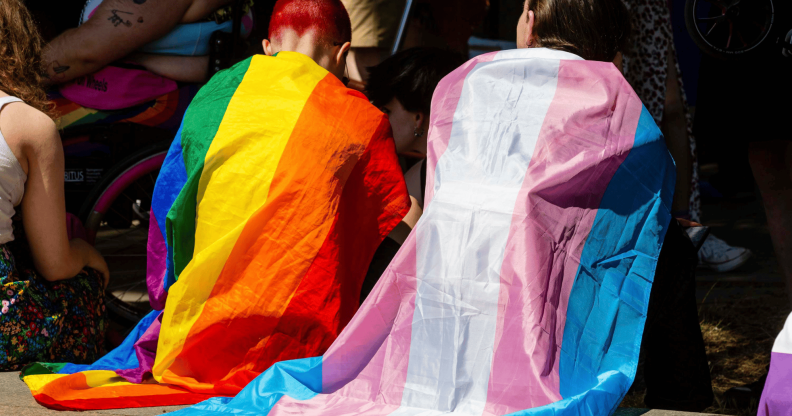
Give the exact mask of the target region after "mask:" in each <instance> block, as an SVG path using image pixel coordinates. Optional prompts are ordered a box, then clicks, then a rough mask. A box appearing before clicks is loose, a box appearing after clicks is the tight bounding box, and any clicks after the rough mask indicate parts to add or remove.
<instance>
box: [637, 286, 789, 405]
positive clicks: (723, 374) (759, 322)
mask: <svg viewBox="0 0 792 416" xmlns="http://www.w3.org/2000/svg"><path fill="white" fill-rule="evenodd" d="M698 290H699V292H700V293H705V294H706V295H705V296H704V298H703V301H702V302H700V305H699V319H700V322H701V332H702V335H703V337H704V343H705V346H706V349H707V359H708V361H709V365H710V375H711V377H712V387H713V390H714V393H715V402H714V403H713V405H712V406H711V407H709V408H708V409H706V410H705V412H706V413H717V414H728V415H738V416H743V415H744V416H748V415H755V414H756V406H757V403H753V404H752V405H751V406H749V407H747V408H737V407H734V405H733V404H732V403H728V402H727V401H726V400H725V399H724V397H723V393H724V392H725V391H726V390H728V389H730V388H731V387H735V386H740V385H744V384H748V383H751V382H753V381H755V380H756V379H758V378H759V377H760V376H762V375H763V374H764V373H765V372H766V371H767V366H768V364H769V362H770V350H771V348H772V347H773V342H774V341H775V338H776V336H777V335H778V333H779V332H780V331H781V328H783V326H784V321H785V320H786V318H787V316H788V315H789V312H790V308H789V300H788V298H787V295H786V288H785V287H784V285H783V284H779V283H753V282H751V283H723V282H700V283H699V284H698ZM622 406H623V407H645V406H644V404H643V392H642V391H633V392H631V393H630V394H628V396H627V397H625V400H624V402H623V403H622Z"/></svg>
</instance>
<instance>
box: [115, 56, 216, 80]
mask: <svg viewBox="0 0 792 416" xmlns="http://www.w3.org/2000/svg"><path fill="white" fill-rule="evenodd" d="M129 60H130V61H134V62H137V63H138V64H140V65H142V66H144V67H145V68H146V69H148V70H149V71H151V72H153V73H155V74H157V75H160V76H163V77H165V78H170V79H172V80H174V81H180V82H190V83H202V82H205V81H206V72H207V69H209V57H208V56H173V55H156V54H150V53H136V54H133V55H132V56H130V57H129Z"/></svg>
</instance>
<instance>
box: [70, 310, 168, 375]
mask: <svg viewBox="0 0 792 416" xmlns="http://www.w3.org/2000/svg"><path fill="white" fill-rule="evenodd" d="M159 314H160V311H151V312H149V314H148V315H146V316H144V317H143V319H141V320H140V322H138V324H137V325H135V328H134V329H132V332H130V333H129V335H127V337H126V339H125V340H124V342H122V343H121V345H119V346H118V347H116V349H114V350H112V351H110V352H108V353H107V354H106V355H105V356H104V357H102V358H100V359H98V360H97V361H96V362H95V363H93V364H90V365H86V364H71V363H70V364H66V365H65V366H63V368H61V369H60V371H58V374H74V373H78V372H80V371H88V370H110V371H115V370H129V369H132V368H138V359H137V355H136V354H135V343H136V342H137V341H138V340H139V339H140V337H141V336H143V334H144V333H145V332H146V331H147V330H148V329H149V327H150V326H151V323H152V322H154V321H155V320H156V319H157V316H159Z"/></svg>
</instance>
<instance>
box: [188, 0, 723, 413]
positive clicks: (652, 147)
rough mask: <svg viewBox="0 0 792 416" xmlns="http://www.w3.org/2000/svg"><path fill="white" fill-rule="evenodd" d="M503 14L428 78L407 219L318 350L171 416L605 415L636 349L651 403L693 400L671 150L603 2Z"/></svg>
mask: <svg viewBox="0 0 792 416" xmlns="http://www.w3.org/2000/svg"><path fill="white" fill-rule="evenodd" d="M515 17H516V16H515ZM518 21H519V23H518V30H517V32H518V39H517V43H518V46H519V47H520V49H517V50H509V51H500V52H496V53H490V54H485V55H482V56H479V57H476V58H474V59H472V60H470V61H468V62H467V63H465V64H464V65H462V66H461V67H459V68H458V69H456V70H454V71H453V72H451V73H450V74H449V75H448V76H446V77H445V78H443V80H442V81H440V83H439V84H438V86H437V88H436V89H435V92H434V96H433V99H432V109H431V111H432V115H431V119H430V122H429V130H428V139H427V140H428V143H427V149H428V152H427V162H426V164H427V175H426V194H425V196H424V210H423V211H424V212H423V215H422V216H421V219H420V221H418V223H417V224H416V226H415V228H414V229H413V231H412V233H410V235H409V237H408V238H407V239H406V240H405V242H404V244H403V245H402V248H401V249H400V250H399V252H398V253H397V255H396V256H395V258H394V259H393V261H392V262H391V263H390V265H389V266H388V268H387V270H386V271H385V273H384V274H383V276H382V278H381V279H380V280H379V282H378V283H377V284H376V286H375V287H374V289H373V290H372V292H371V293H370V295H369V297H368V298H367V299H366V301H365V302H364V303H363V305H362V306H361V308H360V310H359V311H358V312H357V314H356V315H355V317H354V318H353V319H352V321H351V322H350V323H349V325H347V327H346V328H345V330H344V331H343V332H342V333H341V335H339V337H338V338H337V339H336V341H335V342H334V343H333V345H332V346H331V347H330V348H329V349H328V350H327V352H326V353H325V354H324V355H323V356H322V357H321V358H310V359H302V360H293V361H290V362H281V363H277V364H275V365H273V366H272V367H271V368H270V369H269V370H267V371H266V372H265V373H264V374H262V375H261V376H260V377H258V378H257V379H256V380H254V381H253V382H251V383H250V384H249V385H248V386H247V387H246V388H245V389H244V390H243V391H242V392H241V393H240V394H239V395H238V396H237V397H236V398H233V399H229V398H217V399H212V400H210V401H208V402H206V403H203V404H200V405H197V406H194V407H193V408H191V409H189V410H186V411H185V410H183V411H180V415H181V416H185V415H193V414H196V415H197V414H217V415H221V414H223V415H225V414H261V415H267V414H269V415H286V414H310V415H313V414H323V415H338V414H368V415H387V414H399V415H413V414H438V415H439V414H461V415H503V414H535V415H550V414H553V415H600V414H602V415H604V414H610V413H612V412H614V410H615V409H616V408H617V407H618V405H619V403H620V401H621V400H622V398H623V397H624V396H625V394H626V393H627V391H628V389H629V388H630V386H631V385H632V383H633V381H634V378H635V373H636V369H637V367H638V362H639V356H640V350H641V346H642V344H646V346H648V347H652V348H653V349H654V351H652V352H651V354H653V356H652V357H651V358H650V357H649V356H647V358H646V366H647V367H648V366H650V361H651V363H652V364H651V365H652V369H651V371H658V370H660V371H666V372H667V373H668V374H667V375H666V376H665V377H666V382H665V383H664V385H662V386H661V387H663V388H661V389H660V390H662V394H660V395H657V396H652V400H657V401H655V403H660V402H661V401H660V400H658V399H663V400H666V403H667V404H668V405H669V406H671V408H687V409H691V408H693V407H699V409H702V408H704V407H706V406H707V405H708V404H709V403H707V402H706V401H707V400H709V401H710V402H711V400H712V391H711V387H710V386H709V374H708V368H707V361H706V356H705V355H704V349H703V341H702V340H701V332H700V329H699V327H698V322H697V319H695V314H696V307H695V306H696V305H695V296H694V291H692V290H690V288H691V286H692V285H694V283H695V281H694V280H693V278H692V272H693V270H694V268H695V263H696V254H695V250H694V249H693V247H692V244H690V241H689V240H687V241H686V240H685V238H686V237H685V236H684V234H682V231H681V230H680V228H679V225H678V224H677V222H676V221H672V218H671V213H670V206H671V201H672V199H673V189H674V183H675V167H674V164H673V160H672V159H671V157H670V155H669V153H668V149H667V148H666V146H665V143H664V140H663V137H662V134H661V133H660V130H659V128H658V127H657V125H656V124H655V123H654V121H653V119H652V117H651V115H649V113H648V111H646V109H645V108H644V107H643V105H642V103H641V101H640V99H638V96H637V95H636V94H635V92H634V91H633V90H632V88H631V87H630V86H629V84H628V83H627V82H626V80H625V79H624V77H623V75H622V74H621V73H620V72H619V70H618V69H617V68H616V66H615V65H614V64H613V63H612V61H613V60H614V59H615V58H616V55H617V52H618V51H620V50H624V47H625V44H626V40H627V34H628V33H629V17H628V14H627V11H626V9H625V7H624V5H623V4H622V1H621V0H528V1H527V2H526V3H525V5H524V8H523V13H522V16H520V18H519V20H518ZM410 121H411V122H412V120H410ZM684 243H687V245H688V247H685V246H684ZM667 277H671V279H667ZM692 287H693V288H694V287H695V286H692ZM658 289H659V291H658ZM650 294H651V300H650ZM658 295H659V296H658ZM688 296H693V301H692V302H688V300H689V298H687V297H688ZM657 305H659V306H666V305H674V306H676V305H680V307H679V308H677V310H672V311H666V315H665V316H660V315H658V314H655V315H654V316H655V318H654V322H652V320H653V318H649V317H648V315H651V314H652V313H653V311H652V309H654V308H656V307H657ZM690 313H692V314H693V316H694V318H693V319H688V320H687V321H684V323H683V322H682V320H681V319H678V318H679V317H680V316H688V317H689V315H688V314H690ZM651 326H655V328H658V329H659V330H658V331H657V332H656V333H661V334H663V335H665V337H663V336H652V335H650V332H651V331H655V328H652V329H650V327H651ZM644 328H646V331H647V332H646V333H645V332H644ZM672 348H673V349H672ZM668 351H673V354H669V353H668ZM658 364H659V365H658ZM663 367H665V368H663ZM680 369H681V370H682V372H680V371H679V370H680ZM702 370H703V372H702ZM646 371H647V384H649V377H648V373H649V372H650V369H649V368H647V369H646ZM685 372H687V373H685ZM680 375H682V376H683V377H679V376H680ZM685 375H687V376H688V377H684V376H685ZM702 376H703V378H702ZM667 393H673V394H667ZM649 394H650V392H649V391H648V392H647V395H649ZM651 394H652V395H654V394H655V393H651ZM647 401H649V397H648V396H647Z"/></svg>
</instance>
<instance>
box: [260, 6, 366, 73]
mask: <svg viewBox="0 0 792 416" xmlns="http://www.w3.org/2000/svg"><path fill="white" fill-rule="evenodd" d="M351 41H352V24H351V23H350V21H349V15H348V14H347V11H346V8H344V5H343V4H342V3H341V1H340V0H280V1H278V2H277V3H275V7H274V8H273V10H272V17H271V18H270V24H269V39H264V41H263V42H262V46H263V47H264V52H265V53H266V54H267V55H269V56H275V55H277V54H278V53H279V52H281V51H290V52H298V53H300V54H303V55H305V56H307V57H309V58H311V59H312V60H313V61H314V62H315V63H316V64H318V65H319V66H321V67H323V68H324V69H326V70H327V71H328V72H330V73H331V74H333V75H335V76H336V77H337V78H338V79H339V80H342V79H343V78H344V72H345V70H346V57H347V54H348V53H349V47H350V46H351V43H350V42H351Z"/></svg>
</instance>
